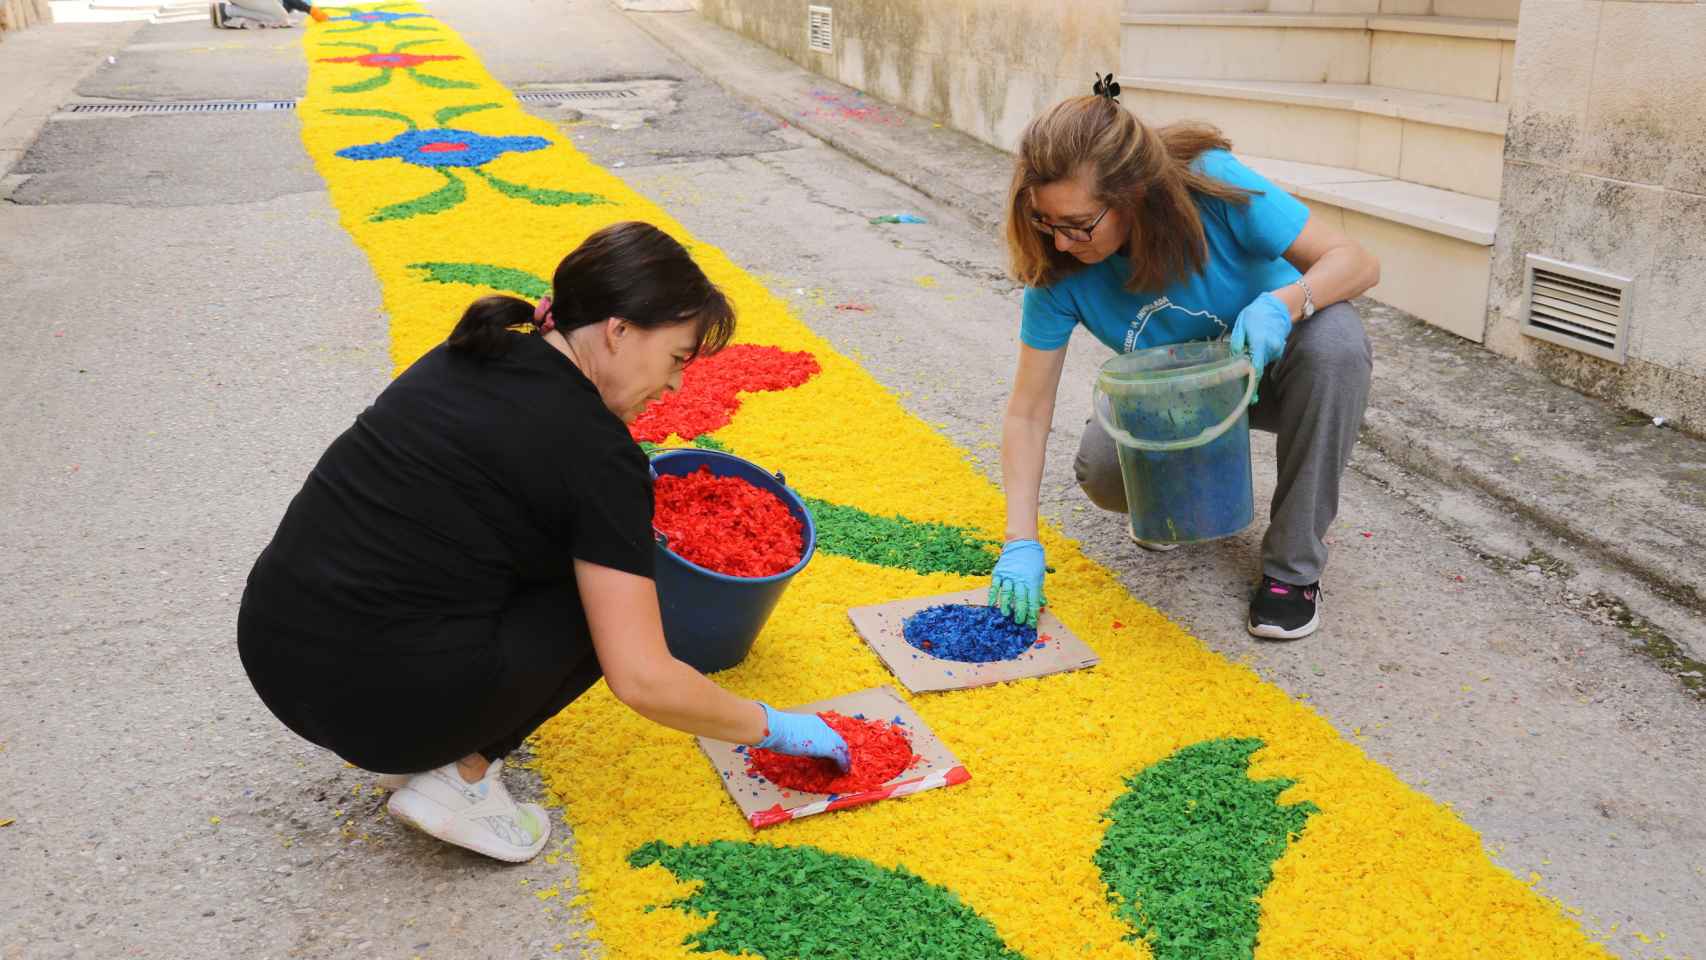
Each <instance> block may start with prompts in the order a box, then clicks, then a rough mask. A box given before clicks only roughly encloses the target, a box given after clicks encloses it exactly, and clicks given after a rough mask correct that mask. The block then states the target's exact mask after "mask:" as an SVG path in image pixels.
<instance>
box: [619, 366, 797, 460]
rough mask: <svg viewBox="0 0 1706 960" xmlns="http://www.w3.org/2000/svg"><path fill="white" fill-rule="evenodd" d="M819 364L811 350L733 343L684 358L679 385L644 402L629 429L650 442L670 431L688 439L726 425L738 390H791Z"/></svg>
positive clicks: (736, 402)
mask: <svg viewBox="0 0 1706 960" xmlns="http://www.w3.org/2000/svg"><path fill="white" fill-rule="evenodd" d="M821 369H822V368H821V367H819V366H818V362H817V358H816V357H814V356H812V355H811V354H809V353H805V352H792V351H788V350H782V349H780V348H778V347H763V346H755V345H753V344H746V343H742V344H736V345H734V346H732V347H728V348H726V349H724V350H723V351H721V352H720V353H716V354H713V355H712V356H709V357H704V358H701V359H698V360H695V361H693V362H692V363H690V364H688V366H687V372H686V373H685V374H683V375H682V378H681V390H680V391H679V392H677V393H672V394H670V395H668V396H666V397H664V398H663V399H662V400H659V401H658V402H656V403H654V404H652V405H651V406H649V407H647V408H646V411H645V412H644V413H642V414H640V416H639V418H638V419H636V420H635V421H634V422H633V424H631V425H630V426H629V428H628V429H629V432H630V433H632V434H633V435H634V439H635V440H647V441H650V442H652V443H658V442H661V441H663V440H666V439H668V438H669V435H670V434H672V433H673V434H675V435H677V436H679V437H681V438H682V439H684V440H692V439H693V438H694V437H697V436H699V435H701V434H706V433H710V432H711V431H713V430H717V429H719V428H721V427H725V426H727V425H728V423H729V421H730V420H732V419H734V415H735V411H736V410H739V409H740V395H741V394H743V393H754V392H757V391H760V390H789V389H792V388H794V387H797V386H799V385H800V384H802V383H805V382H806V381H807V380H810V379H811V378H812V377H815V376H817V374H818V371H819V370H821Z"/></svg>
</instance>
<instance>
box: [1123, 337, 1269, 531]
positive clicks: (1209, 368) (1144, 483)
mask: <svg viewBox="0 0 1706 960" xmlns="http://www.w3.org/2000/svg"><path fill="white" fill-rule="evenodd" d="M1255 393H1256V374H1255V370H1254V368H1252V367H1251V365H1250V361H1249V359H1248V358H1247V357H1245V356H1243V355H1242V354H1234V353H1233V352H1232V350H1231V348H1230V347H1229V346H1227V344H1226V342H1225V341H1224V340H1217V341H1206V342H1195V343H1178V344H1172V345H1170V346H1164V347H1153V348H1151V349H1148V350H1138V351H1135V352H1133V353H1124V354H1120V355H1118V356H1115V357H1111V358H1109V360H1108V361H1107V362H1106V363H1104V364H1102V369H1101V370H1100V371H1099V372H1098V373H1097V375H1096V381H1095V384H1094V386H1093V388H1092V393H1091V408H1092V409H1093V410H1094V412H1095V416H1096V420H1097V422H1098V423H1100V424H1101V426H1102V429H1104V430H1106V431H1107V432H1108V436H1110V437H1112V438H1113V440H1114V449H1115V450H1116V451H1117V452H1118V454H1119V460H1120V476H1121V478H1122V479H1123V480H1124V482H1125V494H1126V510H1127V512H1128V513H1129V514H1130V516H1131V528H1132V532H1133V533H1135V534H1136V535H1137V537H1138V538H1139V539H1142V540H1149V541H1152V542H1156V543H1196V542H1199V541H1202V540H1215V539H1218V538H1220V537H1227V536H1231V535H1232V534H1235V533H1237V532H1239V531H1240V530H1243V529H1244V528H1245V527H1248V526H1249V525H1250V522H1251V521H1252V520H1254V519H1255V502H1254V497H1253V494H1252V488H1251V478H1250V413H1249V409H1250V399H1251V398H1252V397H1253V396H1255Z"/></svg>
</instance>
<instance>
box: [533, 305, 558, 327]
mask: <svg viewBox="0 0 1706 960" xmlns="http://www.w3.org/2000/svg"><path fill="white" fill-rule="evenodd" d="M533 325H534V326H536V327H538V328H539V332H540V333H550V332H551V331H552V330H555V329H557V321H556V319H555V318H553V317H552V316H551V298H550V297H541V298H539V304H538V305H537V306H535V307H534V308H533Z"/></svg>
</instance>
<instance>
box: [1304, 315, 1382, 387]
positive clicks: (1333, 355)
mask: <svg viewBox="0 0 1706 960" xmlns="http://www.w3.org/2000/svg"><path fill="white" fill-rule="evenodd" d="M1292 340H1293V342H1292V343H1291V344H1290V345H1289V347H1288V349H1287V359H1288V360H1289V361H1290V364H1289V365H1290V366H1291V367H1293V368H1294V369H1300V370H1308V371H1313V372H1316V373H1319V374H1325V375H1326V376H1327V377H1329V378H1331V380H1332V381H1334V382H1339V383H1343V382H1344V381H1346V380H1347V379H1349V380H1358V379H1361V380H1366V379H1368V378H1369V376H1370V375H1371V373H1372V371H1373V369H1374V348H1373V345H1372V344H1371V343H1370V342H1369V339H1368V331H1367V330H1366V329H1365V328H1364V326H1363V322H1362V315H1361V314H1360V313H1358V312H1357V308H1356V307H1354V306H1352V305H1351V304H1350V303H1348V302H1340V303H1335V304H1333V305H1332V306H1329V307H1327V308H1325V309H1323V310H1321V311H1320V312H1319V313H1317V314H1315V316H1313V317H1310V318H1309V319H1308V320H1304V321H1302V322H1301V323H1299V325H1298V333H1297V336H1295V337H1293V338H1292Z"/></svg>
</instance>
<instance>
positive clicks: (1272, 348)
mask: <svg viewBox="0 0 1706 960" xmlns="http://www.w3.org/2000/svg"><path fill="white" fill-rule="evenodd" d="M1289 336H1291V308H1289V307H1287V306H1286V305H1285V303H1284V302H1283V301H1281V300H1280V298H1279V297H1276V296H1274V295H1273V294H1271V293H1264V294H1262V295H1261V296H1259V297H1257V298H1256V299H1255V300H1252V301H1251V302H1250V305H1249V306H1247V307H1245V308H1244V309H1243V310H1241V311H1239V313H1238V321H1237V322H1236V323H1234V324H1233V325H1232V337H1231V339H1230V340H1228V341H1227V342H1228V344H1229V345H1230V346H1231V347H1232V352H1233V353H1235V354H1237V353H1244V354H1248V355H1249V357H1250V365H1251V366H1253V367H1255V368H1256V382H1257V383H1261V382H1262V371H1264V370H1266V369H1267V368H1268V364H1270V363H1273V362H1274V361H1275V360H1278V359H1279V358H1280V357H1281V356H1283V355H1284V354H1285V340H1286V338H1287V337H1289ZM1256 400H1257V397H1256V395H1255V394H1251V395H1250V403H1251V404H1254V403H1255V402H1256Z"/></svg>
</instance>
